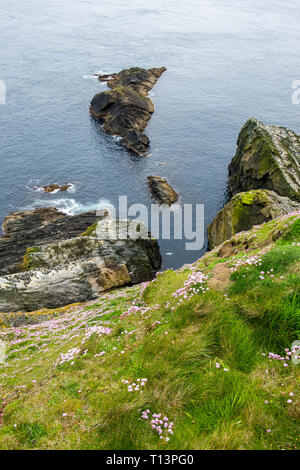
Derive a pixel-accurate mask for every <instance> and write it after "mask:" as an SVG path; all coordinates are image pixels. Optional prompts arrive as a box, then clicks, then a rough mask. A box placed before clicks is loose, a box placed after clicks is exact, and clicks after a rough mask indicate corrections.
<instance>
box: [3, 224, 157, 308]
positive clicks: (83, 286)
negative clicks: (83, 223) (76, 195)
mask: <svg viewBox="0 0 300 470" xmlns="http://www.w3.org/2000/svg"><path fill="white" fill-rule="evenodd" d="M123 222H124V221H123ZM125 222H126V223H127V221H125ZM119 224H120V222H118V223H117V226H119ZM139 225H140V226H141V224H139ZM96 229H97V231H96ZM98 229H99V230H100V232H98ZM109 230H110V226H109V224H107V220H103V221H101V222H99V224H98V226H97V224H94V225H93V226H92V227H91V229H90V230H88V231H87V232H86V234H85V235H83V236H81V237H76V238H73V239H69V240H63V241H59V242H56V243H50V244H47V245H40V246H38V247H31V248H29V249H28V250H27V254H26V256H25V258H24V269H27V271H25V272H22V273H17V274H12V275H8V276H5V277H2V278H0V312H13V311H18V310H21V311H32V310H35V309H40V308H55V307H59V306H63V305H66V304H70V303H74V302H82V301H85V300H90V299H93V298H96V297H97V296H99V294H100V293H101V292H103V291H105V290H107V289H111V288H113V287H118V286H122V285H124V284H131V283H133V284H135V283H139V282H143V281H149V280H151V279H152V278H153V277H154V276H155V273H156V272H157V271H158V270H159V268H160V267H161V255H160V251H159V246H158V243H157V241H156V240H155V239H152V238H151V237H150V238H149V239H137V240H133V239H130V238H128V239H111V238H109V237H107V239H102V240H101V239H99V238H97V234H98V233H101V232H102V233H108V232H109ZM139 230H141V227H140V229H139ZM117 233H118V231H117Z"/></svg>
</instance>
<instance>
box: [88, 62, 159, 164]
mask: <svg viewBox="0 0 300 470" xmlns="http://www.w3.org/2000/svg"><path fill="white" fill-rule="evenodd" d="M165 71H166V68H165V67H161V68H153V69H149V70H146V69H142V68H138V67H135V68H131V69H127V70H122V71H121V72H120V73H116V74H111V75H100V76H99V77H98V79H99V81H101V82H106V83H107V86H108V87H109V88H111V90H110V91H105V92H101V93H97V95H95V96H94V98H93V99H92V101H91V105H90V113H91V115H92V116H93V117H94V118H97V119H99V120H100V121H102V123H103V126H102V128H103V130H104V131H105V132H107V133H108V134H112V135H117V136H120V137H122V143H123V144H124V145H125V146H126V147H127V148H128V149H129V150H132V151H133V152H135V153H137V154H139V155H144V156H146V155H147V152H148V147H149V144H150V141H149V138H148V137H147V135H146V134H144V130H145V128H146V126H147V124H148V121H149V120H150V118H151V116H152V114H153V112H154V105H153V102H152V101H151V99H150V98H149V97H148V93H149V91H150V90H151V89H152V88H153V86H154V85H155V84H156V82H157V80H158V79H159V77H160V76H161V75H162V74H163V72H165Z"/></svg>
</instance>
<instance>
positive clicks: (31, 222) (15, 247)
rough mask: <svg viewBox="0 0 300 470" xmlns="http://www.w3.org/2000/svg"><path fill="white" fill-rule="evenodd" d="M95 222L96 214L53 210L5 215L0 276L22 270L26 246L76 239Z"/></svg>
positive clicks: (0, 239)
mask: <svg viewBox="0 0 300 470" xmlns="http://www.w3.org/2000/svg"><path fill="white" fill-rule="evenodd" d="M100 219H101V217H100ZM97 220H98V218H97V217H96V212H85V213H83V214H78V215H72V216H71V215H66V214H63V213H62V212H59V211H58V210H57V209H55V208H53V207H51V208H40V209H36V210H34V211H23V212H13V213H11V214H9V215H7V216H6V217H5V219H4V222H3V225H2V230H3V232H4V235H3V236H2V237H0V276H3V275H6V274H12V273H15V272H17V271H19V270H21V269H22V263H23V256H24V255H25V254H26V249H27V248H28V247H31V246H39V245H43V244H47V243H51V242H53V241H59V240H63V239H70V238H74V237H77V236H78V235H80V234H81V233H82V232H84V231H85V230H86V229H87V228H88V227H89V226H90V225H92V224H94V223H95V222H96V221H97Z"/></svg>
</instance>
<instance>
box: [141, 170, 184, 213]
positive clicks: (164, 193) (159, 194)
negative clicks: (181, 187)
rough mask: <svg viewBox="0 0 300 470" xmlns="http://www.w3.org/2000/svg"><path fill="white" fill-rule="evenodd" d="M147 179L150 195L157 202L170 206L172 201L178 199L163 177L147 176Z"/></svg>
mask: <svg viewBox="0 0 300 470" xmlns="http://www.w3.org/2000/svg"><path fill="white" fill-rule="evenodd" d="M147 179H148V183H149V188H150V191H151V194H152V197H153V198H154V199H155V200H156V201H157V202H158V203H159V204H167V205H168V206H171V204H174V202H176V201H177V200H178V194H177V193H176V191H174V189H173V188H172V187H171V186H170V185H169V183H168V182H167V180H166V179H165V178H161V177H160V176H147Z"/></svg>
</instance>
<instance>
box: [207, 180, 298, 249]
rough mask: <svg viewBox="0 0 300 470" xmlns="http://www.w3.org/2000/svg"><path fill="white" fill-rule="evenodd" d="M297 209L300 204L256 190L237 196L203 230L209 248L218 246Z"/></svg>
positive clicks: (273, 193)
mask: <svg viewBox="0 0 300 470" xmlns="http://www.w3.org/2000/svg"><path fill="white" fill-rule="evenodd" d="M298 209H300V203H297V202H295V201H292V200H291V199H289V198H287V197H281V196H278V194H276V193H275V192H274V191H268V190H262V189H257V190H253V191H248V192H243V193H238V194H236V195H235V196H233V198H232V199H231V200H230V201H229V202H228V203H227V204H226V206H225V207H224V208H223V209H221V210H220V211H219V212H218V214H217V215H216V217H215V218H214V220H213V222H212V223H211V224H210V225H209V226H208V227H207V233H208V242H209V248H210V249H212V248H214V247H215V246H218V245H220V244H221V243H223V242H224V241H225V240H228V239H229V238H231V237H232V236H233V235H235V234H236V233H239V232H242V231H245V230H250V229H251V228H252V227H253V225H260V224H262V223H264V222H267V221H269V220H271V219H274V218H276V217H279V216H281V215H285V214H289V213H290V212H293V211H295V210H298Z"/></svg>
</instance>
